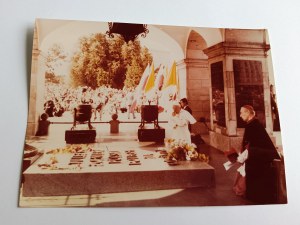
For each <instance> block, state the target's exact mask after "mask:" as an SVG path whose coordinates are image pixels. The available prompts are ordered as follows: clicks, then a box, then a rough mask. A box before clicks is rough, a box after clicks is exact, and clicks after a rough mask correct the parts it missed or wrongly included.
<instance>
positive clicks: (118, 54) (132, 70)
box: [71, 33, 152, 89]
mask: <svg viewBox="0 0 300 225" xmlns="http://www.w3.org/2000/svg"><path fill="white" fill-rule="evenodd" d="M148 61H152V56H151V54H150V53H149V50H148V49H146V48H144V47H143V48H142V47H141V45H140V42H138V41H134V42H129V44H126V43H125V42H124V40H123V39H121V38H120V37H118V36H116V37H115V38H113V39H111V38H107V37H106V36H105V35H104V34H100V33H99V34H94V35H91V36H89V37H83V38H81V39H80V48H79V51H78V52H77V53H75V55H74V56H73V59H72V69H71V80H72V83H73V85H74V86H90V87H92V88H97V87H99V86H102V85H106V86H111V87H114V88H118V89H121V88H123V86H124V84H125V86H126V87H132V86H133V85H136V84H138V81H139V79H140V76H141V75H142V73H143V71H144V69H145V68H146V66H147V64H148ZM127 79H128V81H127Z"/></svg>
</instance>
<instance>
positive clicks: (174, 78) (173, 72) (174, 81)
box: [163, 61, 179, 90]
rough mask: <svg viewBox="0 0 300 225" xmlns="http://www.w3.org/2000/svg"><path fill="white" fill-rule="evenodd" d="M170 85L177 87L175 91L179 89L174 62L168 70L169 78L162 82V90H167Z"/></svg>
mask: <svg viewBox="0 0 300 225" xmlns="http://www.w3.org/2000/svg"><path fill="white" fill-rule="evenodd" d="M171 85H174V86H176V87H177V90H178V88H179V82H178V76H177V69H176V63H175V61H174V63H173V65H172V68H171V70H170V73H169V76H168V77H167V79H166V80H165V82H164V85H163V88H167V87H169V86H171Z"/></svg>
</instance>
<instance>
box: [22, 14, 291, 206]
mask: <svg viewBox="0 0 300 225" xmlns="http://www.w3.org/2000/svg"><path fill="white" fill-rule="evenodd" d="M286 203H287V191H286V183H285V170H284V148H283V146H282V143H281V131H280V120H279V112H278V106H277V101H276V88H275V81H274V71H273V67H272V59H271V46H270V43H269V37H268V32H267V30H266V29H227V28H201V27H184V26H166V25H151V24H130V23H117V22H95V21H94V22H88V21H71V20H70V21H69V20H49V19H37V20H36V24H35V29H34V34H33V49H32V68H31V81H30V102H29V112H28V122H27V131H26V139H25V145H24V156H23V164H22V176H21V181H20V198H19V206H20V207H137V206H141V207H142V206H144V207H145V206H146V207H149V206H151V207H159V206H163V207H165V206H233V205H260V204H286Z"/></svg>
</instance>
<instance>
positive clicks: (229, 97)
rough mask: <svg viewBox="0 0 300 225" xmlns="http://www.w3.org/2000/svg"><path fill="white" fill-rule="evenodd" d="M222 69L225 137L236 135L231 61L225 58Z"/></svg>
mask: <svg viewBox="0 0 300 225" xmlns="http://www.w3.org/2000/svg"><path fill="white" fill-rule="evenodd" d="M223 69H224V71H225V72H224V97H225V116H226V135H227V136H236V135H237V129H236V128H237V115H236V104H235V89H234V73H233V65H232V60H231V59H229V58H228V57H225V65H224V67H223Z"/></svg>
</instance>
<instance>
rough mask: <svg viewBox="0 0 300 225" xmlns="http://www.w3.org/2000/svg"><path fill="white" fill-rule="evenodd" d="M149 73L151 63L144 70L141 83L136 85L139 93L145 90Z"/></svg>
mask: <svg viewBox="0 0 300 225" xmlns="http://www.w3.org/2000/svg"><path fill="white" fill-rule="evenodd" d="M149 74H150V65H149V64H148V65H147V67H146V69H145V70H144V73H143V75H142V76H141V79H140V83H139V84H138V86H137V87H136V90H137V92H138V93H140V92H141V91H143V90H144V89H145V86H146V83H147V79H148V77H149Z"/></svg>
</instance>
